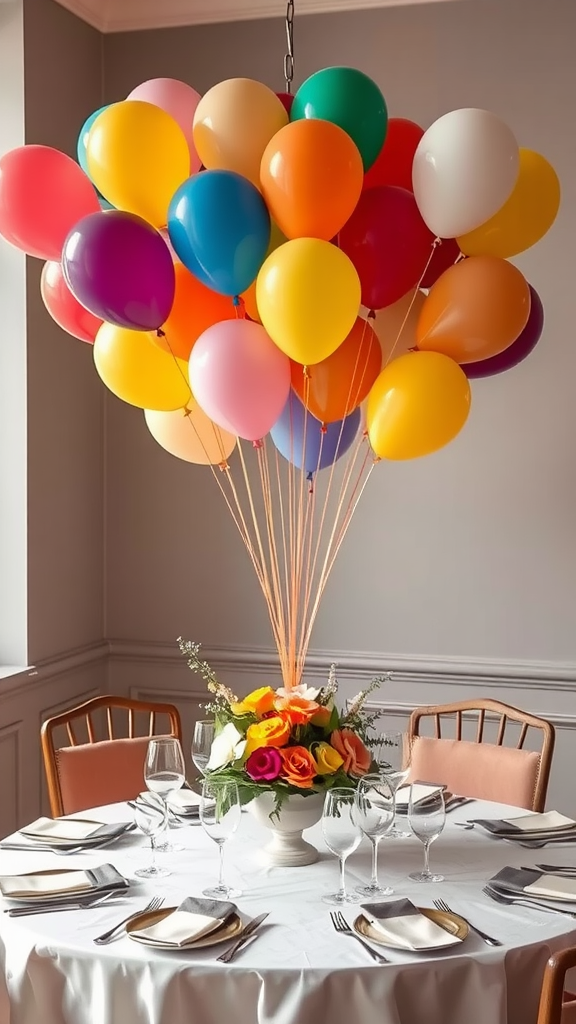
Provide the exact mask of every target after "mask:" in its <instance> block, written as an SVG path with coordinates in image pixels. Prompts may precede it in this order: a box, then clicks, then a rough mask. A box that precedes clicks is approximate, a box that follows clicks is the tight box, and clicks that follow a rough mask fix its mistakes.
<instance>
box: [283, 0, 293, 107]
mask: <svg viewBox="0 0 576 1024" xmlns="http://www.w3.org/2000/svg"><path fill="white" fill-rule="evenodd" d="M286 44H287V46H288V51H287V53H286V56H285V57H284V78H285V80H286V92H287V93H291V92H292V79H293V78H294V0H288V3H287V5H286Z"/></svg>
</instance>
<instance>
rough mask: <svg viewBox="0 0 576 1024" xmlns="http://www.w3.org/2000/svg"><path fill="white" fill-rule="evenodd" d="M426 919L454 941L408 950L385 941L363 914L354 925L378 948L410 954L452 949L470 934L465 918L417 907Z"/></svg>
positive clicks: (355, 929)
mask: <svg viewBox="0 0 576 1024" xmlns="http://www.w3.org/2000/svg"><path fill="white" fill-rule="evenodd" d="M416 909H417V910H419V911H420V913H421V914H423V915H424V917H427V918H428V920H429V921H433V922H434V924H437V925H438V926H439V927H440V928H442V929H443V930H444V931H445V932H448V934H449V935H451V936H452V938H453V941H452V942H451V943H449V944H446V943H443V944H442V945H441V946H425V947H424V946H422V947H421V948H420V949H415V950H406V947H405V946H401V945H399V944H397V943H395V942H393V941H392V940H391V939H385V938H384V937H383V935H382V932H380V931H378V929H377V928H374V926H373V925H372V924H371V923H370V921H368V920H367V919H366V918H365V917H364V915H363V914H360V916H359V917H357V918H356V920H355V921H354V924H353V926H352V927H353V928H354V931H355V932H357V933H358V935H360V936H361V937H362V938H363V939H368V940H369V942H374V943H376V944H377V945H378V946H386V947H387V948H388V949H401V950H403V951H404V952H409V953H431V952H433V951H434V950H439V949H450V948H451V946H456V945H458V943H459V942H462V940H463V939H465V938H466V936H467V935H468V932H469V930H470V929H469V927H468V922H467V921H465V920H464V918H463V917H459V916H458V914H448V913H446V912H445V911H443V910H433V909H432V908H431V907H417V908H416Z"/></svg>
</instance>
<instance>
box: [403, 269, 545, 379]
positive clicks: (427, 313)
mask: <svg viewBox="0 0 576 1024" xmlns="http://www.w3.org/2000/svg"><path fill="white" fill-rule="evenodd" d="M529 314H530V289H529V287H528V284H527V282H526V281H525V279H524V277H523V276H522V274H521V273H520V271H519V270H517V268H516V267H514V266H513V265H512V264H511V263H508V262H507V261H506V260H502V259H500V258H499V257H498V256H470V257H469V258H468V259H466V260H462V261H461V262H460V263H456V264H455V265H454V266H453V267H450V268H449V269H448V270H446V271H445V272H444V273H443V274H442V276H441V277H440V278H438V280H437V282H436V284H435V285H433V287H432V288H431V289H430V294H429V295H428V298H427V299H426V301H425V303H424V306H423V307H422V312H421V314H420V318H419V320H418V329H417V341H418V348H419V349H420V351H422V352H442V353H443V354H444V355H446V356H450V357H451V358H452V359H454V360H456V362H457V363H473V362H475V361H476V360H477V359H489V358H490V357H491V356H496V355H498V354H499V353H500V352H504V350H505V349H507V348H508V347H509V346H510V345H511V344H512V342H513V341H516V338H517V337H518V336H519V335H520V334H521V333H522V331H523V330H524V328H525V326H526V323H527V321H528V316H529Z"/></svg>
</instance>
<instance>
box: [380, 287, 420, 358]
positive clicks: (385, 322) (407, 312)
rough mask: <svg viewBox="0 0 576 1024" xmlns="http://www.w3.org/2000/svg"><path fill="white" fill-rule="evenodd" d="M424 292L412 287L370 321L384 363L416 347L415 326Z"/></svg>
mask: <svg viewBox="0 0 576 1024" xmlns="http://www.w3.org/2000/svg"><path fill="white" fill-rule="evenodd" d="M425 298H426V296H425V295H424V292H421V291H416V293H415V292H414V289H412V290H411V291H409V292H407V293H406V295H403V296H402V298H401V299H398V302H393V303H392V305H391V306H386V308H385V309H379V310H378V312H377V313H376V318H375V319H374V320H373V321H372V324H373V327H374V330H375V331H376V334H377V335H378V340H379V341H380V347H381V349H382V358H383V361H384V364H386V363H389V362H390V360H391V359H397V358H398V356H401V355H404V353H405V352H408V350H409V349H412V348H416V328H417V326H418V319H419V317H420V313H421V311H422V307H423V305H424V300H425Z"/></svg>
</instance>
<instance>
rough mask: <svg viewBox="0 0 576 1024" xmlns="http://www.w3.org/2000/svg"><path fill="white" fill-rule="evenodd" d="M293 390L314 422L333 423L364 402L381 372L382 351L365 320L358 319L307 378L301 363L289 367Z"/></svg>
mask: <svg viewBox="0 0 576 1024" xmlns="http://www.w3.org/2000/svg"><path fill="white" fill-rule="evenodd" d="M290 369H291V374H292V387H293V388H294V390H295V392H296V394H297V395H298V396H299V398H300V399H301V400H302V401H303V402H304V405H306V406H307V408H308V409H309V410H310V412H311V413H312V415H313V416H315V417H316V419H319V420H320V421H321V422H322V423H333V422H334V421H335V420H342V419H344V417H345V416H348V414H349V413H351V412H352V411H353V410H354V409H355V408H356V407H357V406H358V405H360V403H361V402H363V401H364V399H365V398H366V396H367V394H368V392H369V391H370V388H371V387H372V385H373V383H374V381H375V380H376V378H377V376H378V374H379V373H380V370H381V369H382V351H381V349H380V345H379V342H378V338H377V337H376V334H375V332H374V331H373V330H372V327H371V326H370V324H369V323H368V321H367V320H363V319H362V317H360V316H359V317H358V319H357V320H356V323H355V324H354V326H353V328H352V330H351V331H350V334H349V335H348V337H347V338H346V339H345V340H344V341H343V342H342V344H341V345H340V346H339V348H337V349H336V351H335V352H333V353H332V355H331V356H328V358H327V359H323V360H322V361H321V362H320V363H314V365H313V366H309V367H308V370H307V374H308V375H306V374H305V373H304V367H303V366H302V365H301V364H300V363H295V362H292V361H291V363H290Z"/></svg>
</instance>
